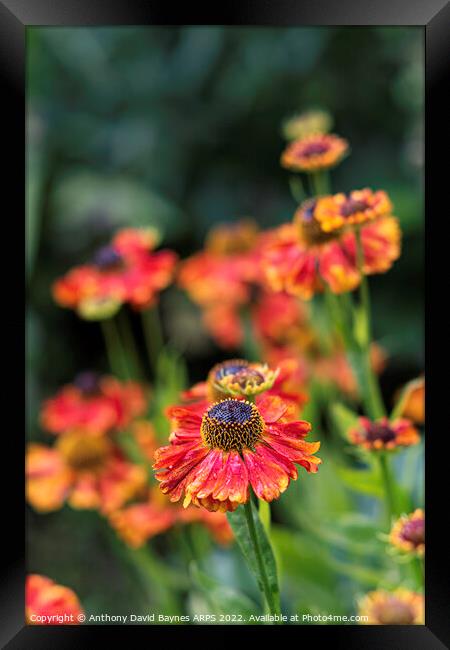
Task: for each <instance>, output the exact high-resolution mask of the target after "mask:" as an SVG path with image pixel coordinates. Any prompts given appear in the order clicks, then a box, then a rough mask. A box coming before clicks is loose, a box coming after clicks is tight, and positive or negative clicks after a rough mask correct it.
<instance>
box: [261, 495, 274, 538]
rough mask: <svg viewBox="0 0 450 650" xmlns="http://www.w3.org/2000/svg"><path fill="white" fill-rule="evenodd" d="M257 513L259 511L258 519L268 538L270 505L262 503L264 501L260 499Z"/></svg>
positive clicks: (265, 502)
mask: <svg viewBox="0 0 450 650" xmlns="http://www.w3.org/2000/svg"><path fill="white" fill-rule="evenodd" d="M258 511H259V518H260V519H261V523H262V525H263V526H264V528H265V531H266V533H267V537H270V523H271V516H270V503H268V502H267V501H264V499H260V500H259V508H258Z"/></svg>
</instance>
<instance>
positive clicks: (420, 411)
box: [399, 377, 425, 424]
mask: <svg viewBox="0 0 450 650" xmlns="http://www.w3.org/2000/svg"><path fill="white" fill-rule="evenodd" d="M401 400H402V405H401V410H400V413H399V415H400V416H401V417H405V418H409V419H410V420H412V421H413V422H415V423H416V424H423V423H424V422H425V379H424V377H419V378H418V379H415V380H414V381H411V382H409V384H407V386H406V388H405V392H404V394H403V395H402V397H401Z"/></svg>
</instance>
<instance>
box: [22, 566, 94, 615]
mask: <svg viewBox="0 0 450 650" xmlns="http://www.w3.org/2000/svg"><path fill="white" fill-rule="evenodd" d="M83 613H84V612H83V609H82V607H81V605H80V601H79V600H78V597H77V595H76V594H75V592H74V591H72V589H69V587H63V586H62V585H58V584H56V582H53V580H50V578H46V577H45V576H41V575H38V574H35V573H33V574H30V575H28V576H27V578H26V583H25V619H26V622H27V625H36V624H37V625H77V623H78V619H77V617H78V616H80V615H81V616H82V615H83Z"/></svg>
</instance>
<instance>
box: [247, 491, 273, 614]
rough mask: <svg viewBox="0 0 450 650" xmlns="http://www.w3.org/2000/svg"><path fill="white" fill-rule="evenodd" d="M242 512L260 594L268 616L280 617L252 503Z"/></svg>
mask: <svg viewBox="0 0 450 650" xmlns="http://www.w3.org/2000/svg"><path fill="white" fill-rule="evenodd" d="M244 510H245V518H246V520H247V527H248V533H249V536H250V539H251V542H252V545H253V548H254V551H255V557H256V561H257V563H258V567H259V571H260V574H261V579H262V584H261V585H260V586H261V588H262V593H263V595H264V598H265V600H266V603H267V607H268V608H269V612H270V614H272V615H274V616H276V615H280V614H281V607H280V603H279V602H278V598H276V597H275V594H273V593H272V590H271V588H270V583H269V578H268V576H267V572H266V567H265V565H264V561H263V556H262V552H261V547H260V545H259V539H258V535H257V534H256V528H255V524H254V521H253V512H252V503H251V500H250V499H249V500H248V501H247V502H246V503H245V504H244Z"/></svg>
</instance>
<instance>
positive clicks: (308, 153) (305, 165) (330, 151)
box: [281, 133, 348, 173]
mask: <svg viewBox="0 0 450 650" xmlns="http://www.w3.org/2000/svg"><path fill="white" fill-rule="evenodd" d="M347 152H348V143H347V141H346V140H344V139H343V138H340V137H338V136H337V135H332V134H326V133H313V134H311V135H307V136H305V137H304V138H301V139H300V140H294V141H293V142H291V143H290V144H288V146H287V147H286V149H285V150H284V151H283V154H282V156H281V165H282V166H283V167H286V168H287V169H291V170H293V171H298V172H308V173H312V172H317V171H321V170H323V169H330V168H331V167H334V166H335V165H337V164H338V163H339V162H340V161H341V160H342V158H344V156H345V155H346V154H347Z"/></svg>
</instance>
